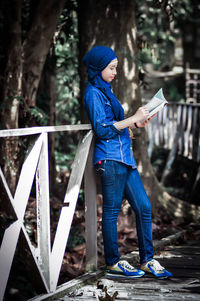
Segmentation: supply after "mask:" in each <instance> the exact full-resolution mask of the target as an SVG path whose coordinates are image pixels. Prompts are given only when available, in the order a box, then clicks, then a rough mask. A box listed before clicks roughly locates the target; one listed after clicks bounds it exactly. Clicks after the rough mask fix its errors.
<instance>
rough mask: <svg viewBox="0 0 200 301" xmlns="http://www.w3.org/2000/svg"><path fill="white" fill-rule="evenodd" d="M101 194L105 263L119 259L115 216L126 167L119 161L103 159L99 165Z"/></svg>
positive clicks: (119, 204)
mask: <svg viewBox="0 0 200 301" xmlns="http://www.w3.org/2000/svg"><path fill="white" fill-rule="evenodd" d="M100 173H101V184H102V194H103V214H102V234H103V241H104V254H105V260H106V264H107V265H108V266H111V265H114V264H115V263H116V262H118V261H119V260H120V254H119V251H118V241H117V218H118V215H119V212H120V209H121V204H122V197H123V193H124V187H125V183H126V179H127V167H126V166H125V165H123V164H121V163H119V162H116V161H112V160H108V161H103V164H101V166H100Z"/></svg>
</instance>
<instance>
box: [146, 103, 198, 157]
mask: <svg viewBox="0 0 200 301" xmlns="http://www.w3.org/2000/svg"><path fill="white" fill-rule="evenodd" d="M147 132H148V136H149V148H148V152H149V156H150V157H151V154H152V151H153V148H154V146H155V145H156V146H160V147H163V148H166V149H169V150H170V149H172V147H173V145H174V144H175V143H176V144H177V147H176V149H177V153H178V154H180V155H183V156H185V157H187V158H189V159H193V160H195V161H197V162H199V161H200V104H187V103H169V104H168V105H167V106H166V107H165V108H164V109H163V110H162V111H160V112H159V113H158V114H157V116H156V117H154V118H153V119H152V120H151V122H150V123H149V124H148V127H147Z"/></svg>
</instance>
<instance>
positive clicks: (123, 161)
mask: <svg viewBox="0 0 200 301" xmlns="http://www.w3.org/2000/svg"><path fill="white" fill-rule="evenodd" d="M83 63H84V64H85V66H86V68H87V72H88V83H87V87H86V90H85V93H84V107H85V109H86V111H87V114H88V117H89V119H90V122H91V124H92V128H93V130H94V132H95V138H96V140H95V150H94V165H95V168H96V170H97V172H98V173H99V174H100V176H101V184H102V194H103V214H102V233H103V242H104V254H105V261H106V265H107V273H108V274H112V275H118V276H122V277H124V276H125V277H127V276H129V277H141V276H143V275H144V274H145V272H150V273H152V274H153V275H154V276H156V277H158V278H168V277H171V276H172V274H171V273H170V272H168V271H167V270H166V269H165V268H163V267H162V266H161V265H160V264H159V262H158V261H157V260H155V259H153V243H152V220H151V204H150V201H149V199H148V196H147V194H146V192H145V190H144V187H143V184H142V182H141V179H140V176H139V173H138V170H137V166H136V162H135V159H134V156H133V151H132V143H131V139H130V137H129V130H128V128H132V129H133V128H138V127H144V126H145V125H146V124H147V123H148V121H149V120H150V119H148V116H149V112H148V110H147V109H146V108H145V107H140V108H139V109H138V110H137V111H136V113H135V114H134V115H132V116H131V117H129V118H127V119H124V111H123V108H122V106H121V104H120V103H119V101H118V100H117V98H116V96H115V95H114V94H113V92H112V88H111V85H110V83H111V82H112V80H113V79H114V78H115V76H116V74H117V65H118V59H117V57H116V55H115V53H114V51H113V50H112V49H111V48H109V47H105V46H95V47H94V48H92V49H91V50H90V51H89V52H88V53H87V54H86V55H85V57H84V58H83ZM144 120H146V121H144ZM123 197H126V199H127V200H128V201H129V203H130V205H131V207H132V209H133V210H134V212H135V215H136V228H137V235H138V243H139V255H140V264H141V266H140V269H136V268H135V267H133V266H131V265H130V264H129V263H128V262H127V261H125V260H120V254H119V252H118V242H117V218H118V215H119V212H120V209H121V204H122V200H123Z"/></svg>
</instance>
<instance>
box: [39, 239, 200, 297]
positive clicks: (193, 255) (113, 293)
mask: <svg viewBox="0 0 200 301" xmlns="http://www.w3.org/2000/svg"><path fill="white" fill-rule="evenodd" d="M155 258H156V259H158V260H159V262H160V263H161V264H162V265H163V266H165V267H166V268H167V269H168V270H169V271H171V272H172V273H173V275H174V277H173V278H171V279H169V280H158V279H155V278H154V277H153V276H152V275H147V274H146V275H145V276H144V277H142V278H138V279H132V280H130V279H128V280H125V279H120V278H119V279H115V280H113V279H109V278H108V277H105V276H104V274H103V271H98V272H97V273H96V279H94V278H93V280H91V277H88V279H87V276H84V277H85V280H83V282H82V283H81V278H80V279H79V280H80V283H79V284H78V283H77V284H76V282H74V284H75V285H74V286H72V287H71V289H70V288H69V289H67V290H66V291H65V293H64V291H63V292H62V293H61V295H60V296H59V297H58V295H57V297H56V296H55V295H52V296H48V297H47V298H44V299H43V298H41V299H40V298H39V299H34V300H57V301H79V300H85V301H93V300H100V301H109V300H116V301H117V300H123V301H126V300H129V301H131V300H143V301H146V300H148V301H151V300H153V301H157V300H158V301H160V300H164V301H168V300H169V301H172V300H173V301H179V300H188V301H193V300H195V301H197V300H198V301H199V300H200V244H199V241H197V242H193V241H189V242H188V243H187V244H185V245H182V246H173V247H172V246H170V247H168V248H167V249H165V251H161V252H160V254H159V255H157V256H155ZM129 262H130V263H131V261H130V259H129ZM133 263H134V262H133ZM94 276H95V273H94ZM84 277H83V278H82V279H84ZM72 281H77V280H72ZM106 291H107V294H108V295H107V296H106Z"/></svg>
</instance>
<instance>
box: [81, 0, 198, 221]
mask: <svg viewBox="0 0 200 301" xmlns="http://www.w3.org/2000/svg"><path fill="white" fill-rule="evenodd" d="M135 11H136V2H135V1H134V0H127V1H122V0H111V1H106V0H102V1H99V2H94V1H90V0H87V1H84V2H83V1H81V0H80V1H79V34H80V45H79V49H80V65H81V67H80V76H81V91H82V92H81V96H82V95H83V89H84V83H85V82H86V72H85V70H84V67H83V65H82V64H81V60H82V58H83V55H84V54H85V53H86V51H88V50H89V49H90V48H91V47H92V46H94V45H106V46H110V47H112V48H113V50H115V52H116V54H117V56H118V59H119V67H118V79H117V80H116V82H115V84H114V92H115V94H116V95H117V97H118V99H119V100H120V102H121V103H122V104H123V105H124V108H125V110H126V108H128V114H130V113H133V112H135V111H136V109H137V108H138V107H139V106H141V97H140V89H139V81H138V68H137V52H138V49H137V39H136V35H137V31H136V17H135ZM135 136H136V139H135V140H134V142H133V146H134V155H135V157H136V161H137V164H138V169H139V172H140V173H141V175H142V178H143V183H144V186H145V188H146V190H147V193H148V195H149V197H150V199H151V202H152V208H153V214H154V218H156V219H157V220H159V219H163V218H164V219H166V220H170V219H174V218H176V219H177V220H178V219H179V221H183V220H184V219H187V220H191V219H197V218H198V217H199V213H200V211H198V210H196V209H197V208H196V207H195V206H190V205H189V204H187V203H184V202H181V201H179V200H176V199H175V198H172V197H171V196H169V195H168V194H167V193H166V192H165V191H164V190H163V188H162V187H161V186H160V184H159V183H158V181H157V179H156V177H155V175H154V173H153V170H152V166H151V163H150V160H149V157H148V154H147V144H148V138H147V135H146V132H145V130H144V129H140V130H137V131H135ZM177 204H178V206H177ZM185 208H187V209H186V210H185ZM188 211H189V212H188Z"/></svg>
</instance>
